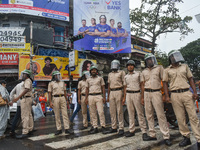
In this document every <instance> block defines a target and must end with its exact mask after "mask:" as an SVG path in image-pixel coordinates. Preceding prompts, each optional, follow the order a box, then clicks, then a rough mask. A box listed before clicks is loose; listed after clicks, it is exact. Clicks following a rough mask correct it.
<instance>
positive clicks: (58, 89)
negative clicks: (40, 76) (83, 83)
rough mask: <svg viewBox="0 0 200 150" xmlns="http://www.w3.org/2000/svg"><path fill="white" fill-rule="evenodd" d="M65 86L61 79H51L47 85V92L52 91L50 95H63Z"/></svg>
mask: <svg viewBox="0 0 200 150" xmlns="http://www.w3.org/2000/svg"><path fill="white" fill-rule="evenodd" d="M64 91H66V86H65V83H64V82H63V81H59V82H56V81H51V82H50V83H49V85H48V92H52V95H64Z"/></svg>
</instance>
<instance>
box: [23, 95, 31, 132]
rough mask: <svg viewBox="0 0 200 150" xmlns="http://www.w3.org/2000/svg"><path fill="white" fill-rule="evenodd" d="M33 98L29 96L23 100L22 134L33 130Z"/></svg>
mask: <svg viewBox="0 0 200 150" xmlns="http://www.w3.org/2000/svg"><path fill="white" fill-rule="evenodd" d="M31 111H32V98H31V97H27V98H23V99H22V100H21V118H22V127H23V129H22V134H28V133H29V132H30V131H32V130H33V116H32V113H31Z"/></svg>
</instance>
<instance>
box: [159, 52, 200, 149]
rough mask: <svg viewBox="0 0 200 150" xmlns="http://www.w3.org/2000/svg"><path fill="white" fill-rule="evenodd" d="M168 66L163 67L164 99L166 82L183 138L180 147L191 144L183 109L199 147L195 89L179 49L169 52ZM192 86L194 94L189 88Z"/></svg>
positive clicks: (167, 96)
mask: <svg viewBox="0 0 200 150" xmlns="http://www.w3.org/2000/svg"><path fill="white" fill-rule="evenodd" d="M169 62H170V66H169V67H168V68H166V69H165V72H164V76H163V81H164V83H163V84H164V90H165V98H166V101H169V100H170V98H169V94H168V83H169V88H170V92H171V102H172V106H173V108H174V112H175V114H176V118H177V120H178V126H179V130H180V133H181V134H182V135H183V137H184V139H183V140H182V141H181V142H180V143H179V146H180V147H184V146H187V145H189V144H191V141H190V130H189V128H188V126H187V124H186V123H185V120H186V118H185V110H186V112H187V114H188V116H189V120H190V125H191V127H192V131H193V132H194V135H195V137H196V139H197V142H198V143H197V145H198V147H200V128H199V127H200V124H199V119H198V117H197V115H196V111H195V106H194V101H193V99H197V98H198V95H197V91H196V87H195V84H194V81H193V75H192V72H191V71H190V69H189V67H188V65H187V64H183V63H181V62H184V58H183V56H182V55H181V53H180V52H179V51H175V50H173V51H171V52H170V53H169ZM188 81H189V83H188ZM190 86H191V87H192V89H193V91H194V94H192V93H191V92H190V90H189V88H190Z"/></svg>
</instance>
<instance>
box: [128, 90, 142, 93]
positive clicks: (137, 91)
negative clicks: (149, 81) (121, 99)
mask: <svg viewBox="0 0 200 150" xmlns="http://www.w3.org/2000/svg"><path fill="white" fill-rule="evenodd" d="M126 93H140V90H139V91H126Z"/></svg>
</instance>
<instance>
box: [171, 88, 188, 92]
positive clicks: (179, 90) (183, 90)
mask: <svg viewBox="0 0 200 150" xmlns="http://www.w3.org/2000/svg"><path fill="white" fill-rule="evenodd" d="M186 91H189V89H178V90H173V91H171V93H183V92H186Z"/></svg>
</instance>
